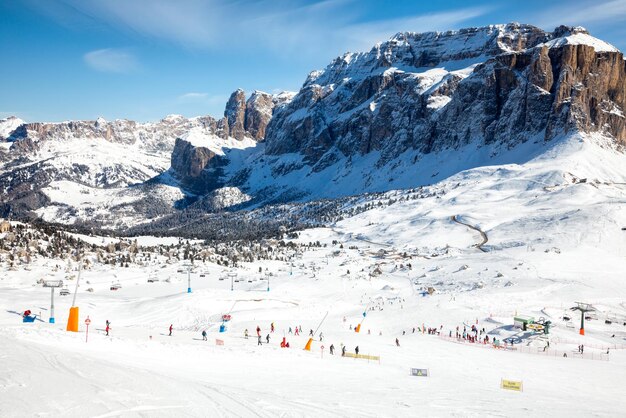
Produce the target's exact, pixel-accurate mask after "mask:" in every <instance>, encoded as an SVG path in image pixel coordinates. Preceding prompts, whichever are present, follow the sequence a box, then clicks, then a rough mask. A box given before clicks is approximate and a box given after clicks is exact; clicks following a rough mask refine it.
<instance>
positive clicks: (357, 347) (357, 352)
mask: <svg viewBox="0 0 626 418" xmlns="http://www.w3.org/2000/svg"><path fill="white" fill-rule="evenodd" d="M354 352H355V353H356V355H357V356H358V355H359V346H358V345H357V346H356V347H354Z"/></svg>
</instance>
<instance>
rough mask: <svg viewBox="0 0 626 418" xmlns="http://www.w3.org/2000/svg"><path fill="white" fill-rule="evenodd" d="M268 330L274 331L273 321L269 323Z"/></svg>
mask: <svg viewBox="0 0 626 418" xmlns="http://www.w3.org/2000/svg"><path fill="white" fill-rule="evenodd" d="M270 332H274V323H273V322H272V323H271V324H270Z"/></svg>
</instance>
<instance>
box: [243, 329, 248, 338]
mask: <svg viewBox="0 0 626 418" xmlns="http://www.w3.org/2000/svg"><path fill="white" fill-rule="evenodd" d="M243 338H245V339H246V340H247V339H248V328H246V330H245V331H244V332H243Z"/></svg>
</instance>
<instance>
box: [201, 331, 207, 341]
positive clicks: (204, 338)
mask: <svg viewBox="0 0 626 418" xmlns="http://www.w3.org/2000/svg"><path fill="white" fill-rule="evenodd" d="M202 339H203V340H204V341H206V340H207V338H206V330H204V329H203V330H202Z"/></svg>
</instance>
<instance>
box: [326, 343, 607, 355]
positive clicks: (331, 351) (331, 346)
mask: <svg viewBox="0 0 626 418" xmlns="http://www.w3.org/2000/svg"><path fill="white" fill-rule="evenodd" d="M607 354H608V353H607ZM330 355H331V356H333V355H335V346H334V345H332V344H331V345H330Z"/></svg>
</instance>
